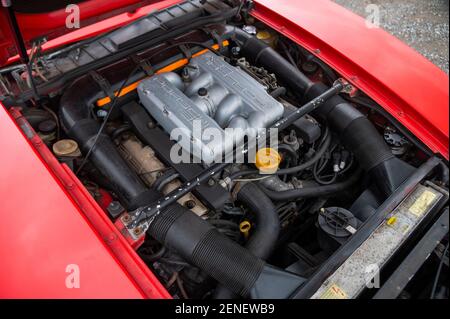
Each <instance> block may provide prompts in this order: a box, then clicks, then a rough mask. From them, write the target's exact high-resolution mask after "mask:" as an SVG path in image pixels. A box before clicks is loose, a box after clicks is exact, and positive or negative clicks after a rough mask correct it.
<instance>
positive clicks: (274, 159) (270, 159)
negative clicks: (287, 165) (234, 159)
mask: <svg viewBox="0 0 450 319" xmlns="http://www.w3.org/2000/svg"><path fill="white" fill-rule="evenodd" d="M280 162H281V156H280V154H279V153H278V152H277V151H276V150H275V149H273V148H270V147H266V148H261V149H259V150H258V152H256V159H255V166H256V167H257V168H258V169H259V172H260V173H261V174H273V173H275V172H276V171H277V169H278V166H279V165H280Z"/></svg>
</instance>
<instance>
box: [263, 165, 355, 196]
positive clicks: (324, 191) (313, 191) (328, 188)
mask: <svg viewBox="0 0 450 319" xmlns="http://www.w3.org/2000/svg"><path fill="white" fill-rule="evenodd" d="M360 175H361V171H360V170H358V171H356V172H355V173H354V174H353V175H352V176H350V177H349V178H348V179H346V180H344V181H343V182H339V183H334V184H330V185H321V186H311V187H305V188H298V189H290V190H286V191H279V192H278V191H272V190H269V189H267V188H265V187H262V186H261V189H262V190H263V191H264V193H265V194H266V195H267V196H268V197H269V198H270V199H272V200H274V201H289V200H297V199H302V198H308V197H328V196H332V195H336V194H338V193H340V192H342V191H344V190H346V189H347V188H349V187H350V186H352V185H353V184H355V183H356V182H357V181H358V180H359V178H360Z"/></svg>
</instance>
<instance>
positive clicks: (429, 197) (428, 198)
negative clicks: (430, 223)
mask: <svg viewBox="0 0 450 319" xmlns="http://www.w3.org/2000/svg"><path fill="white" fill-rule="evenodd" d="M435 198H436V194H434V193H432V192H430V191H428V190H426V191H424V192H423V193H422V194H421V195H420V196H419V198H418V199H416V201H415V202H414V204H412V206H411V207H410V208H409V211H410V212H411V213H412V214H414V215H415V216H417V217H420V216H422V214H423V213H425V212H426V211H427V209H428V206H430V204H431V203H432V202H433V200H434V199H435Z"/></svg>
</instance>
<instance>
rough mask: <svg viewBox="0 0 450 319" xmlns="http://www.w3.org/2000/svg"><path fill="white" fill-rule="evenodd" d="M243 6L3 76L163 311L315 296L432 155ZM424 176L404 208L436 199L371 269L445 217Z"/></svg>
mask: <svg viewBox="0 0 450 319" xmlns="http://www.w3.org/2000/svg"><path fill="white" fill-rule="evenodd" d="M250 9H251V8H247V7H244V8H242V7H241V6H240V5H235V4H234V3H233V2H232V1H230V2H224V1H218V0H217V1H216V0H211V1H207V2H205V1H201V0H189V1H185V2H183V3H181V4H180V5H178V6H174V7H170V8H168V9H166V10H164V11H160V12H155V13H152V14H150V15H149V16H148V17H146V18H144V19H141V20H139V21H136V22H134V23H132V24H130V25H127V26H124V27H121V28H119V29H117V30H113V31H111V32H109V33H108V34H105V35H101V36H98V37H95V38H94V39H90V40H85V41H84V42H83V43H79V44H75V45H71V46H68V47H65V48H63V49H59V50H56V51H55V52H50V53H45V54H43V55H41V56H38V57H36V58H35V60H34V61H33V73H32V74H33V78H32V79H30V77H29V76H28V77H27V72H26V70H25V68H24V67H23V66H20V65H18V66H17V67H13V68H8V70H7V71H2V70H0V71H1V73H0V75H1V78H0V81H1V84H2V86H0V95H1V96H2V103H3V104H5V105H6V106H9V107H21V108H22V110H21V112H22V114H23V116H24V117H25V118H26V119H27V121H28V122H29V123H30V125H31V126H32V127H33V129H34V130H35V131H36V132H37V134H39V136H40V137H41V139H42V141H43V142H44V143H45V144H46V145H47V146H48V147H49V148H50V149H51V150H52V152H53V154H54V155H55V157H56V158H57V159H58V161H60V162H61V163H64V164H65V165H68V166H69V167H70V168H71V170H72V171H73V172H74V173H75V174H76V175H77V177H78V178H79V179H80V181H82V183H83V184H84V185H85V187H86V188H87V190H88V191H89V192H90V194H91V195H92V196H93V198H94V199H95V200H96V201H97V203H98V204H99V205H100V207H101V208H102V209H103V210H104V212H105V214H107V215H108V217H109V218H110V219H111V221H112V222H113V223H114V224H115V225H116V226H117V227H118V228H119V229H120V230H121V231H122V234H123V235H124V236H125V237H126V238H127V240H128V241H129V243H130V245H131V246H132V247H133V248H134V249H135V250H136V252H137V253H138V255H139V256H140V257H141V258H142V260H143V261H144V262H145V263H146V265H147V266H148V267H149V268H150V269H151V270H152V271H153V272H154V273H155V274H156V275H157V276H158V278H159V279H160V281H161V282H162V283H163V285H164V286H165V287H166V288H167V290H168V291H169V293H170V294H171V295H172V296H173V297H174V298H184V299H187V298H195V299H210V298H217V299H221V298H227V299H231V298H293V297H296V296H297V297H300V296H301V297H305V296H309V297H310V296H312V293H311V292H310V293H309V295H308V294H306V295H302V293H303V291H304V290H302V289H303V287H306V286H308V283H310V282H312V278H316V277H317V274H318V273H320V271H321V270H323V269H324V267H326V265H328V264H329V263H330V262H333V260H334V258H336V257H335V256H336V252H339V251H342V250H343V248H342V247H344V245H346V244H348V243H349V242H352V240H353V238H354V237H357V236H359V235H358V234H360V233H363V232H364V233H367V234H366V237H369V236H370V234H371V232H367V231H368V230H367V228H368V226H367V225H369V224H370V223H371V222H372V221H373V220H374V219H375V218H378V217H377V216H378V214H379V213H380V210H383V209H385V208H384V206H383V205H387V204H386V203H387V201H388V200H392V199H393V198H394V197H395V195H396V194H397V193H398V192H399V190H401V189H402V187H406V186H407V185H406V184H405V183H408V181H410V180H411V178H412V177H414V176H416V175H418V174H421V173H423V167H424V166H426V165H427V163H429V161H430V160H431V159H432V158H433V155H432V153H431V152H430V151H429V150H428V149H427V147H426V146H424V145H423V144H422V143H421V142H420V141H418V140H417V139H416V138H415V137H414V136H413V135H412V134H411V133H409V132H408V131H407V130H406V129H405V128H404V127H403V126H402V125H401V124H399V123H398V122H397V121H396V120H395V119H394V118H393V117H392V116H390V115H389V113H387V112H386V111H384V109H383V108H382V107H381V106H379V105H378V104H377V103H376V102H375V101H373V100H372V99H370V98H369V97H368V96H367V95H365V94H364V93H363V92H361V91H360V90H358V89H357V88H355V87H353V86H352V85H351V84H349V83H348V82H347V81H346V80H345V79H342V78H341V76H340V75H339V74H338V73H336V72H335V71H334V70H333V69H332V68H331V67H329V66H328V65H326V64H325V63H324V62H323V61H321V60H319V59H318V58H317V57H316V56H314V55H313V54H311V53H310V52H309V51H307V50H306V49H305V48H302V47H301V46H299V45H297V44H296V43H294V42H293V41H291V40H290V39H288V38H287V37H285V36H283V35H282V34H280V33H278V32H276V31H274V30H273V29H271V28H270V27H268V26H266V25H264V24H263V23H262V22H260V21H258V20H257V19H255V18H254V17H252V16H251V15H249V14H248V11H249V10H250ZM33 85H35V86H36V87H37V88H39V90H38V91H39V92H38V95H39V96H36V92H33V88H32V86H33ZM269 131H270V134H269ZM273 132H275V133H273ZM269 135H270V136H269ZM269 137H270V138H269ZM268 140H270V142H271V143H269V144H270V145H269V146H267V143H266V142H267V141H268ZM251 141H256V142H255V143H254V144H255V145H254V148H252V147H250V144H251ZM261 142H264V143H263V144H264V146H260V143H261ZM436 163H437V162H436ZM423 174H425V173H423ZM425 176H426V183H427V184H426V185H425V184H424V183H422V184H423V185H421V187H422V188H423V189H422V188H421V189H420V190H418V191H417V192H418V193H414V196H415V197H414V198H422V196H429V197H427V198H428V199H429V198H431V197H432V198H431V199H429V200H426V203H427V205H425V206H423V207H421V208H417V209H418V210H420V211H418V213H417V214H416V215H417V216H416V217H417V219H414V220H413V221H412V219H411V218H410V219H408V220H409V221H408V225H409V227H410V228H409V232H408V233H406V232H405V233H403V234H402V236H400V237H399V238H398V242H397V244H396V245H393V246H392V247H388V245H386V247H385V251H383V252H382V253H380V254H379V256H380V257H379V258H380V260H379V264H380V265H384V264H385V263H386V264H387V263H388V261H389V258H390V256H391V255H392V254H393V253H394V252H395V251H397V250H398V249H399V248H400V247H401V246H402V245H403V244H404V243H405V242H406V241H407V238H408V236H409V235H410V234H412V232H413V230H414V229H415V228H416V227H418V225H419V224H420V223H422V222H423V221H424V220H425V216H426V215H427V214H428V213H429V212H432V211H434V210H438V209H440V208H442V206H443V204H444V203H446V200H447V198H448V188H447V187H448V168H447V167H446V164H445V163H444V162H439V163H437V164H436V165H434V166H433V167H431V168H430V171H429V172H426V174H425V175H424V176H423V178H425ZM419 182H422V180H419ZM422 193H425V194H428V195H422ZM429 193H432V195H429ZM406 195H407V194H406V193H405V196H406ZM430 196H431V197H430ZM404 198H406V197H404ZM404 198H402V200H403V199H404ZM411 203H412V204H411V205H414V203H415V201H414V200H413V199H411ZM394 208H395V207H394ZM401 212H403V211H401ZM399 216H400V215H399ZM385 217H386V216H385ZM391 217H392V216H391ZM419 217H420V218H419ZM399 218H400V217H399ZM405 218H406V217H405ZM372 231H374V230H372ZM379 232H380V234H381V235H379V238H380V239H379V240H380V241H379V242H378V243H375V244H374V245H375V246H377V245H381V246H382V245H383V240H386V235H385V233H383V232H382V231H381V230H379ZM354 248H355V250H356V248H357V247H354ZM388 249H390V250H388ZM381 256H384V257H381ZM383 258H384V259H383ZM362 259H364V258H362ZM328 275H329V273H328ZM322 283H323V282H321V283H319V286H317V285H316V286H314V288H310V289H312V290H311V291H312V292H315V291H317V290H318V288H319V287H320V285H321V284H322ZM427 284H428V283H426V281H424V282H420V283H418V285H419V287H422V286H426V285H427ZM362 285H363V283H362ZM421 285H422V286H421ZM322 289H323V290H324V291H325V292H320V293H319V297H320V296H321V295H322V294H325V295H326V288H322ZM360 289H362V288H360V287H354V291H355V295H354V297H356V293H358V294H359V293H360V292H361V291H360ZM419 290H421V289H416V290H414V291H419ZM319 291H320V290H319ZM409 293H410V294H413V292H409Z"/></svg>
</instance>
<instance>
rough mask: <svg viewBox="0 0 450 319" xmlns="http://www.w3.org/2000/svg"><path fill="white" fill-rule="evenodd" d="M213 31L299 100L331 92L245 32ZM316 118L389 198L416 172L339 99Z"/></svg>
mask: <svg viewBox="0 0 450 319" xmlns="http://www.w3.org/2000/svg"><path fill="white" fill-rule="evenodd" d="M214 28H215V29H217V30H218V32H219V33H220V34H221V35H222V36H223V37H224V38H228V39H231V40H234V41H236V42H237V43H239V44H240V45H241V47H242V51H241V52H242V55H243V56H245V57H246V58H247V59H248V60H249V61H250V62H251V63H252V64H254V65H257V66H262V67H264V68H265V69H267V70H268V71H269V72H273V73H274V74H275V75H276V76H277V79H279V80H280V81H281V82H282V83H284V84H286V85H287V86H288V87H289V88H290V89H291V90H292V92H294V93H295V94H297V96H298V97H299V99H303V101H309V100H311V99H313V98H315V97H317V96H318V95H320V94H321V93H323V92H325V91H326V90H327V89H328V87H327V86H326V85H325V84H323V83H313V82H312V81H311V80H310V79H309V78H308V77H307V76H306V75H304V74H303V73H302V72H301V71H300V70H298V69H297V68H295V67H292V65H291V64H290V63H289V62H288V61H287V60H286V59H284V58H283V57H282V56H281V55H280V54H279V53H278V52H276V51H275V50H274V49H272V48H271V47H270V46H269V45H267V44H266V43H264V42H262V41H260V40H258V39H257V38H256V37H254V36H252V35H250V34H248V33H246V32H244V31H243V30H241V29H239V28H237V27H234V26H228V25H222V26H220V25H218V26H214ZM314 114H315V115H316V116H318V117H321V118H322V119H324V120H325V121H327V123H328V125H329V126H330V128H331V129H332V130H333V131H334V132H336V133H338V134H339V135H340V138H341V140H342V141H343V143H344V144H345V146H346V148H347V149H349V150H351V151H352V152H353V153H354V154H355V157H356V158H357V160H358V162H359V164H360V165H361V167H362V168H363V169H364V170H365V171H366V172H369V173H370V174H371V176H372V177H373V180H374V182H375V183H376V185H377V186H378V188H379V189H380V191H381V193H383V194H384V195H385V196H386V197H387V196H388V195H389V194H391V193H392V192H393V191H394V190H395V189H396V188H397V187H398V186H399V185H400V184H401V183H402V182H403V181H404V180H405V179H406V178H407V177H408V176H409V175H410V174H411V173H412V171H413V169H414V168H413V167H411V166H410V165H408V164H407V163H405V162H403V161H402V160H400V159H398V158H397V157H395V156H394V155H393V154H392V152H391V150H390V149H389V147H388V146H387V145H386V143H385V142H384V140H383V138H382V137H381V135H380V134H379V132H378V131H377V130H376V129H375V127H374V126H373V124H372V123H371V122H370V121H369V120H368V119H367V118H366V117H365V116H364V115H363V114H362V113H361V112H360V111H358V110H357V109H356V108H354V107H353V106H352V105H350V104H349V103H347V102H346V101H345V100H344V99H343V98H342V97H340V96H339V95H337V96H334V97H332V98H330V99H328V100H327V101H326V102H325V103H324V104H323V105H322V106H321V107H319V108H318V109H317V110H316V111H315V112H314Z"/></svg>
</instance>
